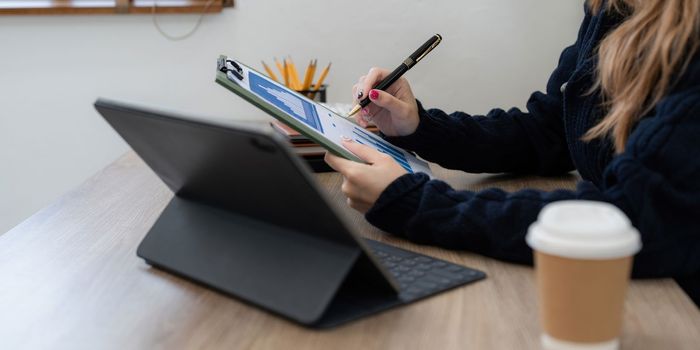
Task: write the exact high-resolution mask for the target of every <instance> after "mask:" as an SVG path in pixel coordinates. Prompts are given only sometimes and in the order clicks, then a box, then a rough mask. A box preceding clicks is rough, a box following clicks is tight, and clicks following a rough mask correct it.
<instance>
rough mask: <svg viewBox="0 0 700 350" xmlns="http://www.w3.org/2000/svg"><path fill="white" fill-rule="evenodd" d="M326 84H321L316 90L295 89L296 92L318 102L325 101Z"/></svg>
mask: <svg viewBox="0 0 700 350" xmlns="http://www.w3.org/2000/svg"><path fill="white" fill-rule="evenodd" d="M327 88H328V85H326V84H323V85H321V88H320V89H318V90H295V91H296V92H298V93H300V94H302V95H304V96H306V97H308V98H310V99H312V100H314V101H318V102H324V103H325V102H326V89H327Z"/></svg>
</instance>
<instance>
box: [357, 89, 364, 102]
mask: <svg viewBox="0 0 700 350" xmlns="http://www.w3.org/2000/svg"><path fill="white" fill-rule="evenodd" d="M362 94H363V91H362V90H360V91H358V92H357V99H358V100H359V99H360V98H362Z"/></svg>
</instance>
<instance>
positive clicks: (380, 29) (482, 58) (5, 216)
mask: <svg viewBox="0 0 700 350" xmlns="http://www.w3.org/2000/svg"><path fill="white" fill-rule="evenodd" d="M197 18H198V16H197V15H159V16H158V22H160V23H161V26H162V28H163V30H165V31H166V32H168V33H171V34H173V35H178V34H182V33H185V32H187V31H189V30H190V28H192V27H193V26H194V24H195V22H196V21H197ZM582 18H583V0H578V1H561V0H460V1H435V0H432V1H429V0H383V1H370V0H357V1H340V0H334V1H312V0H295V1H289V0H265V1H261V0H236V1H235V5H234V7H232V8H225V9H224V10H223V11H222V12H221V13H216V14H210V15H207V16H205V17H204V19H203V21H202V24H201V26H200V28H199V30H198V31H197V32H195V33H194V35H192V36H191V37H189V38H188V39H186V40H183V41H170V40H167V39H166V38H165V37H163V36H162V35H161V34H160V33H159V32H158V31H157V30H156V28H155V26H154V23H153V18H152V16H150V15H148V14H143V15H47V16H11V15H10V16H0V48H2V49H1V51H0V234H2V233H4V232H6V231H7V230H9V229H11V228H12V227H14V226H15V225H17V224H18V223H19V222H21V221H22V220H23V219H24V218H26V217H28V216H30V215H31V214H33V213H34V212H36V211H37V210H39V209H41V208H42V207H44V206H46V205H47V204H49V203H50V202H52V201H54V200H55V199H56V198H58V197H59V196H60V195H61V194H63V193H65V192H67V191H69V190H70V189H72V188H74V187H76V186H77V185H79V184H80V183H81V182H83V181H85V180H86V179H87V178H89V177H90V176H91V175H93V174H94V173H96V172H97V171H99V170H100V169H102V168H104V167H105V166H106V165H108V164H109V163H111V162H112V161H114V160H115V159H116V158H117V157H119V156H120V155H121V154H124V153H125V152H126V151H127V150H128V148H127V146H126V144H125V143H124V142H123V141H122V140H121V139H120V138H119V137H118V136H117V135H116V134H115V132H114V131H112V129H111V128H110V127H109V126H108V125H107V124H106V123H105V122H104V121H103V120H102V119H101V117H99V115H98V114H97V113H96V112H95V111H94V109H93V108H92V103H93V102H94V100H95V99H96V98H97V97H108V98H112V99H119V100H124V101H127V102H133V103H138V104H142V105H146V106H150V107H156V108H162V109H166V110H170V111H177V112H180V113H184V114H187V115H190V116H193V117H206V118H226V119H235V120H245V121H250V120H269V119H270V118H269V117H267V116H266V115H265V114H263V113H262V112H260V111H258V110H257V109H255V108H254V107H252V106H251V105H249V104H248V103H246V102H245V101H243V100H242V99H240V98H238V97H236V96H235V95H233V94H231V93H230V92H228V91H226V90H225V89H223V88H222V87H220V86H219V85H217V84H215V83H214V73H215V63H216V58H217V57H218V55H219V54H227V55H230V56H232V57H235V58H238V59H239V60H241V61H243V62H245V63H248V64H249V65H251V66H254V67H256V68H258V69H260V70H262V67H261V65H260V60H261V59H264V60H265V61H266V62H267V63H268V64H270V63H272V62H271V61H272V58H273V57H278V58H282V57H284V56H286V55H291V56H292V57H293V58H294V60H295V62H297V65H299V66H305V64H306V63H307V62H308V61H309V59H313V58H317V59H318V60H319V65H325V64H326V63H327V62H329V61H330V62H332V63H333V67H332V69H331V71H330V74H329V76H328V78H327V79H326V83H327V84H328V85H329V88H328V89H329V90H328V101H329V102H347V103H350V102H351V97H350V89H351V86H352V85H353V84H354V83H355V82H356V80H357V78H358V77H359V76H361V75H363V74H365V73H366V72H367V70H368V69H369V68H370V67H372V66H381V67H386V68H389V69H393V68H394V67H395V66H396V65H398V63H400V62H401V61H403V59H404V58H405V56H407V55H408V54H410V53H411V52H412V51H413V50H415V49H416V48H417V47H418V46H419V45H420V44H422V43H423V42H424V41H425V40H426V39H428V37H430V36H431V35H432V34H434V33H440V34H442V36H443V38H444V41H443V43H442V44H441V45H440V46H439V47H438V48H437V49H436V50H435V51H434V52H432V53H431V54H430V56H429V57H428V58H427V59H426V60H425V61H423V62H421V64H419V65H417V66H416V67H415V68H414V69H412V70H411V71H410V72H409V73H408V74H407V75H406V77H407V78H408V80H409V81H410V82H411V84H412V87H413V90H414V93H415V95H416V96H417V97H418V98H419V99H420V100H421V101H422V102H423V104H424V105H425V106H426V107H439V108H442V109H445V110H447V111H453V110H463V111H466V112H469V113H473V114H481V113H486V112H487V111H488V110H489V109H490V108H493V107H500V108H510V107H520V108H523V107H524V104H525V102H526V101H527V99H528V97H529V95H530V93H532V92H533V91H535V90H541V89H544V87H545V83H546V81H547V78H548V76H549V74H550V73H551V71H552V69H554V68H555V67H556V63H557V60H558V57H559V53H560V52H561V50H562V49H563V48H564V47H565V46H568V45H570V44H571V43H573V42H574V41H575V38H576V30H577V28H578V26H579V24H580V21H581V19H582Z"/></svg>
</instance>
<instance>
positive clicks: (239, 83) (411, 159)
mask: <svg viewBox="0 0 700 350" xmlns="http://www.w3.org/2000/svg"><path fill="white" fill-rule="evenodd" d="M216 82H217V83H219V84H220V85H222V86H223V87H225V88H227V89H228V90H230V91H232V92H234V93H235V94H237V95H238V96H240V97H242V98H243V99H245V100H246V101H248V102H250V103H252V104H253V105H255V106H257V107H258V108H260V109H262V110H263V111H265V112H266V113H268V114H270V115H271V116H273V117H274V118H276V119H278V120H280V121H281V122H283V123H285V124H287V125H289V126H290V127H291V128H293V129H295V130H296V131H298V132H299V133H301V134H302V135H304V136H306V137H308V138H309V139H311V140H312V141H314V142H316V143H318V144H319V145H321V146H323V147H324V148H326V149H327V150H328V151H330V152H332V153H334V154H336V155H339V156H341V157H343V158H346V159H350V160H354V161H357V162H364V161H363V160H362V159H360V158H358V157H357V156H355V155H354V154H352V153H351V152H350V151H348V150H347V149H346V148H345V147H343V145H342V143H341V137H343V136H345V137H348V138H351V139H352V140H354V141H355V142H357V143H359V144H363V145H367V146H370V147H372V148H374V149H376V150H378V151H379V152H382V153H386V154H388V155H390V156H391V157H392V158H394V160H396V162H397V163H399V164H400V165H401V166H402V167H403V168H404V169H406V171H407V172H409V173H417V172H422V173H426V174H428V175H431V171H430V167H429V166H428V164H427V163H426V162H425V161H423V160H420V159H418V158H416V157H415V156H414V155H413V154H411V153H409V152H407V151H405V150H403V149H401V148H399V147H396V146H394V145H392V144H391V143H389V142H387V141H385V140H384V139H382V138H381V137H379V136H377V135H375V134H373V133H371V132H369V131H367V130H365V129H364V128H362V127H361V126H359V125H357V124H355V123H354V122H353V121H351V120H349V119H347V118H344V117H342V116H340V115H338V114H336V113H335V112H333V111H332V110H330V109H328V108H327V107H325V106H323V105H322V104H320V103H317V102H315V101H313V100H311V99H309V98H307V97H306V96H304V95H301V94H299V93H297V92H296V91H294V90H292V89H289V88H288V87H286V86H284V85H282V84H280V83H278V82H276V81H274V80H272V79H270V78H268V77H267V76H266V75H264V74H262V73H260V72H257V71H256V70H254V69H252V68H250V67H248V66H246V65H244V64H243V63H241V62H239V61H237V60H234V59H232V58H229V57H226V56H220V57H219V60H218V64H217V75H216Z"/></svg>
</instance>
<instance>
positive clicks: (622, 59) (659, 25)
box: [583, 0, 700, 153]
mask: <svg viewBox="0 0 700 350" xmlns="http://www.w3.org/2000/svg"><path fill="white" fill-rule="evenodd" d="M588 4H589V6H590V8H591V10H592V11H593V12H594V13H598V12H599V11H601V10H602V9H603V6H605V9H606V11H611V12H617V13H619V14H621V15H625V16H627V18H626V20H625V21H624V22H622V24H620V25H619V26H618V27H617V28H615V29H613V30H612V31H611V32H610V33H608V34H607V35H606V37H605V38H604V39H603V40H602V42H601V43H600V46H599V47H598V70H597V73H596V77H595V84H594V87H593V89H594V90H596V89H600V91H601V92H602V95H603V105H604V107H605V111H606V113H607V114H606V115H605V117H604V118H603V119H602V120H601V121H600V122H599V123H598V124H597V125H596V126H594V127H593V128H591V129H590V130H588V132H587V133H586V135H584V137H583V139H584V140H586V141H590V140H593V139H596V138H601V137H610V138H611V139H612V141H613V144H614V146H615V151H616V152H617V153H621V152H623V151H624V149H625V143H626V142H627V139H628V138H629V134H630V132H631V130H632V128H633V127H634V125H635V124H636V123H637V121H639V119H640V118H641V117H642V116H644V115H645V114H647V113H649V112H650V111H651V110H652V109H653V108H654V106H655V105H656V104H657V103H658V102H659V101H660V100H661V99H662V98H663V97H664V96H665V95H666V94H667V93H668V90H669V89H670V88H671V87H672V84H673V80H674V78H676V77H677V76H678V75H680V74H682V72H683V71H684V70H685V69H686V67H687V66H688V64H689V63H690V60H691V58H692V56H693V55H694V54H695V52H696V51H697V49H698V40H699V37H698V35H699V34H700V0H608V1H607V2H605V1H604V0H589V2H588Z"/></svg>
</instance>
